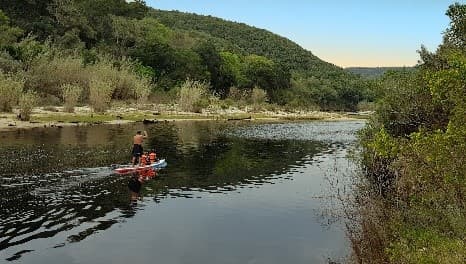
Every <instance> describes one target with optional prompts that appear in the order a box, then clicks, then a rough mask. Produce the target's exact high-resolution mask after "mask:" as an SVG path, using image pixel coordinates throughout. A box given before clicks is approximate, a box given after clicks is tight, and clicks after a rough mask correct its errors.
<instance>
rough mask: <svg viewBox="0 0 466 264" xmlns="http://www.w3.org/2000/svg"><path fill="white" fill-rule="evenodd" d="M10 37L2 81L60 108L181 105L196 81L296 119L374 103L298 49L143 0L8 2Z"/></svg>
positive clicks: (2, 58)
mask: <svg viewBox="0 0 466 264" xmlns="http://www.w3.org/2000/svg"><path fill="white" fill-rule="evenodd" d="M0 28H1V29H2V31H3V32H4V33H3V34H2V36H1V37H0V71H2V72H3V73H4V74H6V75H5V76H3V77H2V78H3V79H5V80H6V79H11V77H10V75H14V76H17V75H18V74H19V73H21V74H22V75H24V76H22V78H21V80H19V81H20V83H22V82H24V84H23V86H24V89H23V91H32V92H34V93H37V94H39V95H40V96H41V97H42V98H48V100H47V101H48V102H50V101H52V102H53V103H54V104H61V103H66V99H65V97H67V95H69V94H73V95H74V97H77V98H78V99H79V101H80V102H81V103H91V101H89V100H91V99H93V98H94V97H93V95H95V94H97V93H98V94H99V96H100V95H102V94H103V95H105V97H108V96H110V97H111V98H106V99H105V100H103V102H106V103H105V104H107V105H108V104H109V102H110V101H111V100H135V99H136V100H142V99H144V98H147V97H149V96H150V95H155V94H157V93H168V94H169V95H170V97H171V98H172V99H176V98H174V96H176V95H177V94H179V93H178V91H179V89H180V87H181V86H182V85H183V84H184V83H186V81H187V80H188V79H189V80H195V81H199V82H201V83H203V84H205V87H206V88H207V89H210V93H211V94H213V95H215V96H217V97H218V98H219V99H221V100H224V99H228V98H230V99H232V100H236V101H237V100H240V99H239V98H242V99H241V100H246V101H248V100H249V99H251V98H253V97H254V93H253V91H256V92H255V94H256V95H257V94H263V93H265V95H264V96H262V95H261V96H259V97H260V98H262V99H261V101H266V102H267V103H270V104H276V105H281V106H286V107H289V108H292V109H296V108H307V109H321V110H347V109H348V110H354V109H356V107H357V104H358V103H359V102H360V101H363V100H371V99H372V98H371V96H370V92H369V90H370V89H369V87H368V86H367V85H368V84H367V82H365V81H364V80H362V79H361V78H360V77H358V76H356V75H353V74H351V73H348V72H346V71H344V70H343V69H342V68H340V67H337V66H335V65H332V64H330V63H327V62H324V61H322V60H320V59H319V58H317V57H316V56H314V55H313V54H312V53H311V52H310V51H307V50H305V49H303V48H302V47H300V46H299V45H297V44H296V43H294V42H292V41H290V40H289V39H286V38H284V37H281V36H278V35H276V34H274V33H272V32H269V31H267V30H263V29H258V28H255V27H252V26H248V25H246V24H242V23H235V22H229V21H225V20H223V19H220V18H215V17H210V16H201V15H196V14H188V13H181V12H176V11H161V10H156V9H153V8H150V7H147V6H146V4H145V2H144V1H141V0H138V1H132V2H126V1H125V0H31V1H0ZM93 67H95V68H96V69H93ZM70 73H72V74H70ZM109 76H115V77H112V78H110V77H109ZM125 78H126V79H125ZM16 81H18V80H16ZM8 82H13V80H9V81H8ZM190 83H192V82H190ZM69 85H72V86H76V87H75V88H76V91H75V92H74V93H71V92H69V91H68V90H69V89H68V88H70V87H68V86H69ZM108 86H111V87H112V88H107V87H108ZM141 87H142V88H141ZM65 88H66V89H68V90H66V89H65ZM5 89H7V88H5ZM105 89H108V91H105V92H103V91H102V90H105ZM65 91H66V92H65ZM232 91H233V92H232ZM258 91H259V92H258ZM152 97H154V96H152ZM49 99H52V100H49ZM78 99H76V98H75V99H74V100H72V101H73V102H75V101H76V100H78ZM10 101H11V100H10ZM16 101H17V100H13V102H16ZM204 101H205V100H204ZM249 101H251V100H249ZM252 101H254V100H252ZM206 103H207V102H204V103H200V105H206ZM10 108H11V107H4V109H10ZM99 108H102V107H99Z"/></svg>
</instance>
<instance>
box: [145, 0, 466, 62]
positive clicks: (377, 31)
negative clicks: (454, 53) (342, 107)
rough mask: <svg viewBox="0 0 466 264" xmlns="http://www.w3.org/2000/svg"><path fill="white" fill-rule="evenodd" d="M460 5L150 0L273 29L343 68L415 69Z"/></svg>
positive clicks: (432, 0) (444, 0)
mask: <svg viewBox="0 0 466 264" xmlns="http://www.w3.org/2000/svg"><path fill="white" fill-rule="evenodd" d="M455 2H459V3H463V4H465V3H466V0H460V1H450V0H391V1H388V0H386V1H385V0H384V1H382V0H372V1H371V0H355V1H345V0H341V1H335V0H308V1H304V0H288V1H270V0H269V1H266V0H229V1H226V0H146V3H147V4H148V5H149V6H151V7H154V8H157V9H163V10H179V11H184V12H191V13H197V14H203V15H212V16H216V17H220V18H223V19H226V20H230V21H237V22H243V23H246V24H249V25H252V26H255V27H258V28H264V29H267V30H270V31H272V32H274V33H276V34H279V35H281V36H284V37H286V38H289V39H291V40H292V41H294V42H296V43H298V44H299V45H301V46H302V47H303V48H305V49H307V50H310V51H312V53H314V55H316V56H318V57H320V58H321V59H323V60H325V61H328V62H331V63H334V64H336V65H338V66H342V67H348V66H370V67H374V66H411V65H415V64H416V63H417V60H418V58H419V57H418V54H417V53H416V50H418V49H419V48H420V47H421V45H422V44H423V45H425V46H426V47H427V48H428V49H429V50H432V51H434V50H435V49H436V47H437V46H438V45H439V44H440V43H441V41H442V32H443V31H444V30H445V29H446V28H447V27H448V24H449V19H448V17H447V16H445V11H446V10H447V8H448V6H449V5H450V4H452V3H455Z"/></svg>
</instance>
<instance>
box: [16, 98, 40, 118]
mask: <svg viewBox="0 0 466 264" xmlns="http://www.w3.org/2000/svg"><path fill="white" fill-rule="evenodd" d="M37 99H38V97H37V94H36V93H35V92H33V91H27V92H26V93H23V94H22V95H21V97H20V98H19V118H20V119H21V120H22V121H29V120H30V119H31V113H32V109H33V108H34V106H36V104H37Z"/></svg>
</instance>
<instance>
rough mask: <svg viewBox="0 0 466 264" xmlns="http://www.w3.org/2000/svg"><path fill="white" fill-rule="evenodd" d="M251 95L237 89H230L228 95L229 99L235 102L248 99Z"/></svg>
mask: <svg viewBox="0 0 466 264" xmlns="http://www.w3.org/2000/svg"><path fill="white" fill-rule="evenodd" d="M248 95H249V93H248V91H247V90H241V89H239V88H237V87H234V86H233V87H230V91H229V93H228V98H230V99H232V100H234V101H237V102H238V101H241V100H245V99H246V98H247V97H248Z"/></svg>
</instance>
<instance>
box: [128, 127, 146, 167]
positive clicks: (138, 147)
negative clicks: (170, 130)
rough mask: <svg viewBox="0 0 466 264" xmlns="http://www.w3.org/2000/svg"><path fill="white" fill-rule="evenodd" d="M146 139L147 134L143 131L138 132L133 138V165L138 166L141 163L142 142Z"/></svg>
mask: <svg viewBox="0 0 466 264" xmlns="http://www.w3.org/2000/svg"><path fill="white" fill-rule="evenodd" d="M145 138H147V132H146V131H145V130H144V134H142V133H141V131H138V132H136V135H135V136H134V137H133V151H132V154H133V159H132V161H131V162H132V164H133V165H136V164H137V163H138V162H139V157H141V155H142V153H143V149H142V142H143V141H144V139H145Z"/></svg>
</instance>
